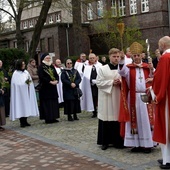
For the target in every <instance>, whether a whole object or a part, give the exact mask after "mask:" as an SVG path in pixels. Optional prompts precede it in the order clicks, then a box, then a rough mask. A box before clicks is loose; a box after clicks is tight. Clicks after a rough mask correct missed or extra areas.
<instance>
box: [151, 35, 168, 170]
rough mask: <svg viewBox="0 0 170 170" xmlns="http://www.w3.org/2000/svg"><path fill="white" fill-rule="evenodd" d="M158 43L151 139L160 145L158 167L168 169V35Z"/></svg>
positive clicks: (153, 86)
mask: <svg viewBox="0 0 170 170" xmlns="http://www.w3.org/2000/svg"><path fill="white" fill-rule="evenodd" d="M158 45H159V50H160V53H162V56H161V57H160V59H159V62H158V65H157V68H156V71H155V73H154V79H153V83H152V89H153V92H154V94H153V93H152V98H153V100H154V102H155V104H156V114H155V124H154V134H153V140H154V141H156V142H159V143H160V146H161V151H162V159H160V160H158V162H159V163H160V164H161V165H160V168H161V169H170V128H169V127H170V37H169V36H164V37H162V38H161V39H160V40H159V42H158Z"/></svg>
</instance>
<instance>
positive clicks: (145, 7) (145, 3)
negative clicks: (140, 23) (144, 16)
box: [141, 0, 149, 13]
mask: <svg viewBox="0 0 170 170" xmlns="http://www.w3.org/2000/svg"><path fill="white" fill-rule="evenodd" d="M141 11H142V13H144V12H149V0H141Z"/></svg>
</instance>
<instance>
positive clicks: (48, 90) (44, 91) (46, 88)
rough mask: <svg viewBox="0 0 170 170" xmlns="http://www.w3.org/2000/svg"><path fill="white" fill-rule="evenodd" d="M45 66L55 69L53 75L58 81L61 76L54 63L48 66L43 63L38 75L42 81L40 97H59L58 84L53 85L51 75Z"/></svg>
mask: <svg viewBox="0 0 170 170" xmlns="http://www.w3.org/2000/svg"><path fill="white" fill-rule="evenodd" d="M45 68H47V69H49V68H51V69H52V71H53V75H54V77H55V79H56V80H57V81H59V76H58V74H57V72H56V70H55V68H54V66H53V65H51V66H47V65H45V64H44V63H42V64H41V65H40V66H39V68H38V76H39V81H40V86H41V87H40V90H39V97H40V99H57V98H58V92H57V87H56V85H52V84H50V83H49V82H50V81H52V78H51V77H50V75H49V74H48V73H47V72H46V71H45Z"/></svg>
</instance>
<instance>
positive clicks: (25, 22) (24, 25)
mask: <svg viewBox="0 0 170 170" xmlns="http://www.w3.org/2000/svg"><path fill="white" fill-rule="evenodd" d="M27 28H28V22H27V21H24V23H23V29H27Z"/></svg>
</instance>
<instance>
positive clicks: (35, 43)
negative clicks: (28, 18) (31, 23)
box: [29, 0, 52, 56]
mask: <svg viewBox="0 0 170 170" xmlns="http://www.w3.org/2000/svg"><path fill="white" fill-rule="evenodd" d="M51 3H52V0H48V1H47V0H44V3H43V5H42V8H41V12H40V16H39V17H38V21H37V24H36V26H35V29H34V33H33V35H32V40H31V44H30V48H29V54H30V56H34V54H35V52H36V48H37V46H38V43H39V40H40V35H41V32H42V29H43V26H44V23H45V21H46V18H47V14H48V11H49V9H50V6H51Z"/></svg>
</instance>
